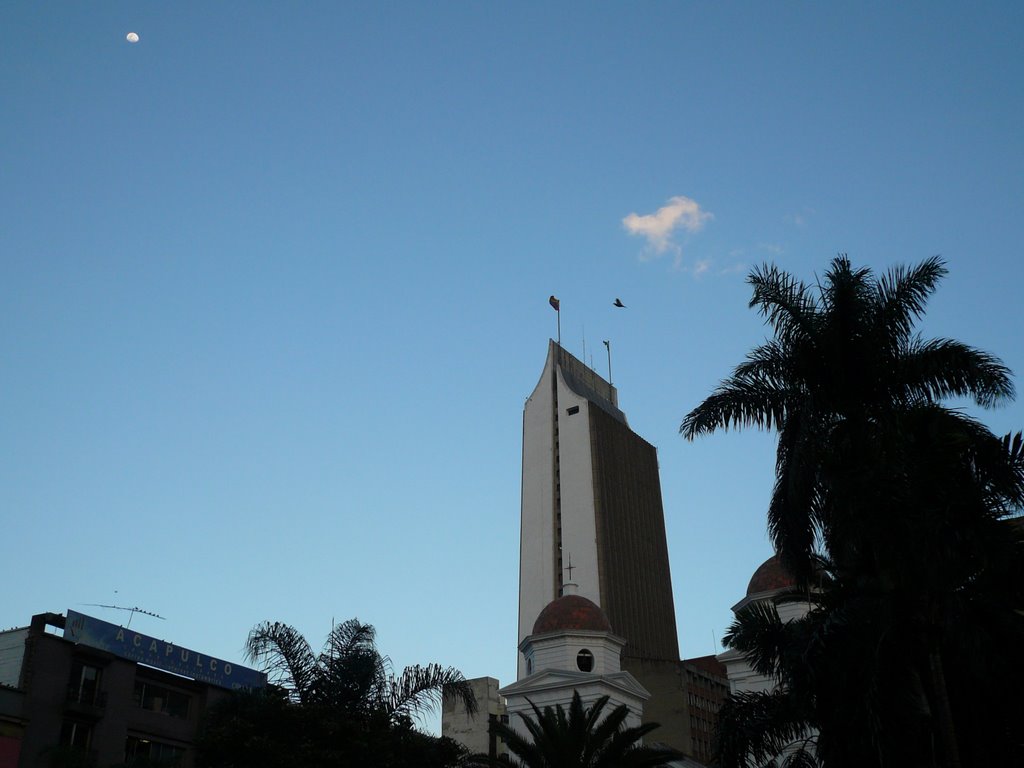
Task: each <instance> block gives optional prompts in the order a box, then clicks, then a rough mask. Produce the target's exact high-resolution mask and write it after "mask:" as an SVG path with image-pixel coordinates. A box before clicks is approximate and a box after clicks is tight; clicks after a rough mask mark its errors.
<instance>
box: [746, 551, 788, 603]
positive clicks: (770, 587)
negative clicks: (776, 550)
mask: <svg viewBox="0 0 1024 768" xmlns="http://www.w3.org/2000/svg"><path fill="white" fill-rule="evenodd" d="M794 586H796V581H795V580H794V579H793V577H792V576H790V575H789V572H788V571H787V570H786V569H785V567H784V566H783V565H782V561H781V560H779V556H778V555H772V556H771V557H769V558H768V559H767V560H765V561H764V562H763V563H761V565H760V566H759V567H758V569H757V570H756V571H754V575H753V576H751V577H750V583H749V584H748V585H747V594H748V595H756V594H758V593H760V592H774V591H775V590H777V589H787V588H789V587H794Z"/></svg>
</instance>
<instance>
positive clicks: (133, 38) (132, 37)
mask: <svg viewBox="0 0 1024 768" xmlns="http://www.w3.org/2000/svg"><path fill="white" fill-rule="evenodd" d="M126 39H127V40H128V42H129V43H137V42H139V36H138V35H137V34H135V33H134V32H129V33H128V36H127V38H126Z"/></svg>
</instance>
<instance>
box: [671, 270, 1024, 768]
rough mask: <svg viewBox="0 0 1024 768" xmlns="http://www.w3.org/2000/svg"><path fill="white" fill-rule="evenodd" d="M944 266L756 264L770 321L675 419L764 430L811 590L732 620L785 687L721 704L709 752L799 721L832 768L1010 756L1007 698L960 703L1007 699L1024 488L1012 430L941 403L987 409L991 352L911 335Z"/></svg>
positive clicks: (760, 738) (803, 582)
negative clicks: (809, 274)
mask: <svg viewBox="0 0 1024 768" xmlns="http://www.w3.org/2000/svg"><path fill="white" fill-rule="evenodd" d="M945 273H946V270H945V267H944V265H943V264H942V262H941V261H940V260H938V259H929V260H927V261H925V262H923V263H922V264H920V265H919V266H917V267H914V268H912V269H894V270H891V271H890V272H889V273H887V274H886V275H885V276H883V277H882V278H881V279H876V278H875V277H874V275H873V274H872V272H871V271H870V270H868V269H854V268H853V267H852V265H851V264H850V262H849V260H848V259H847V258H845V257H839V258H837V259H835V260H834V261H833V262H832V264H831V266H830V268H829V270H828V272H826V274H825V276H824V279H823V281H822V282H821V283H819V284H816V285H815V286H813V287H812V286H808V285H806V284H804V283H802V282H800V281H798V280H797V279H795V278H793V277H792V276H790V275H788V274H786V273H784V272H782V271H780V270H778V269H776V268H775V267H763V268H761V269H758V270H756V271H755V272H754V273H753V274H752V275H751V276H750V278H749V282H750V283H751V285H752V286H753V288H754V295H753V299H752V300H751V306H752V307H756V308H757V309H758V310H759V311H760V312H761V313H762V314H763V315H764V317H765V318H766V321H767V322H768V324H769V325H770V326H771V327H772V328H773V330H774V332H775V337H774V339H772V340H770V341H768V342H766V343H765V344H763V345H762V346H760V347H757V348H756V349H754V350H753V351H752V352H751V353H750V354H749V355H748V356H747V360H746V361H745V362H744V363H742V364H741V365H739V366H738V367H737V368H736V370H735V371H734V372H733V375H732V376H731V377H730V378H728V379H726V380H725V381H724V382H722V384H720V385H719V387H718V388H717V389H716V390H715V392H714V393H713V394H712V395H711V396H710V397H709V398H707V400H705V401H704V402H703V403H702V404H701V405H700V406H698V407H697V408H696V409H694V410H693V411H692V412H691V413H689V414H688V415H687V416H686V418H685V419H684V420H683V423H682V426H681V427H680V431H681V432H682V434H683V435H684V437H686V438H688V439H693V438H695V437H696V436H698V435H701V434H706V433H709V432H712V431H714V430H716V429H728V428H729V427H741V426H755V427H760V428H766V429H776V430H777V431H778V433H779V444H778V450H777V458H776V484H775V488H774V490H773V493H772V498H771V502H770V504H769V509H768V529H769V533H770V535H771V538H772V541H773V543H774V544H775V547H776V551H777V552H778V553H779V555H780V557H781V558H782V560H783V562H784V563H785V565H786V566H787V567H788V568H789V570H790V571H791V572H792V573H793V575H794V576H795V577H796V578H797V581H798V583H799V585H800V587H801V591H803V593H804V597H805V599H806V598H807V597H810V599H811V600H812V601H813V602H816V603H817V607H816V609H815V610H814V611H813V612H812V614H811V615H810V616H808V617H807V618H806V619H803V620H800V621H798V622H794V623H793V626H782V625H781V624H780V623H779V622H778V619H777V615H774V617H773V615H772V614H768V613H758V612H757V611H754V612H751V613H749V614H748V615H741V616H740V617H738V620H737V623H736V624H735V625H734V627H733V629H732V631H731V633H730V635H729V637H728V642H729V643H730V645H732V647H735V648H737V649H739V650H742V651H743V652H745V653H746V654H747V655H748V657H749V658H751V659H752V660H753V661H754V666H755V667H756V668H758V669H759V671H761V672H762V673H763V674H768V675H772V676H774V677H776V678H777V679H778V680H779V681H780V684H781V686H780V689H779V690H778V691H777V692H776V693H774V694H771V695H767V694H766V695H763V696H761V695H753V696H745V697H741V698H737V699H734V700H733V701H731V702H730V704H729V706H728V707H727V708H726V710H725V711H724V712H723V714H722V718H721V724H722V731H721V738H720V739H719V755H720V758H721V760H722V763H723V765H726V766H729V765H742V764H745V762H746V761H747V760H751V759H755V758H764V757H765V756H766V755H769V754H773V750H776V751H777V749H776V748H777V747H778V745H779V742H780V740H785V739H787V738H792V739H794V740H798V739H800V738H805V737H807V736H808V735H809V734H811V733H812V731H813V729H817V730H818V731H819V732H820V733H819V734H818V735H817V737H816V744H815V747H816V754H817V756H818V758H819V759H820V760H821V761H822V762H824V763H825V764H827V765H830V766H835V765H847V764H849V765H854V764H856V765H880V764H883V763H887V762H889V763H891V762H893V761H894V760H896V761H897V762H898V761H904V762H908V763H913V764H919V765H932V764H936V763H938V764H942V765H946V766H957V765H959V764H960V763H961V753H964V754H965V755H966V756H967V762H969V763H971V764H983V763H985V762H986V761H992V760H994V761H995V762H999V761H1000V760H1006V759H1009V758H1010V757H1011V756H1013V755H1016V756H1017V757H1020V754H1019V749H1020V744H1019V740H1018V739H1013V738H1007V735H1006V726H1007V723H1008V722H1010V721H1012V719H1013V717H1015V716H1016V715H1010V716H1009V717H1007V713H1008V712H1012V713H1019V712H1020V708H1019V705H1016V706H1011V707H1010V708H1009V709H1006V708H1003V707H1001V706H1000V707H997V712H996V713H995V714H993V715H991V716H990V717H989V718H988V719H987V721H984V719H983V718H979V717H978V716H977V714H976V708H975V707H972V706H971V705H970V703H969V702H971V701H972V699H973V700H978V698H977V697H980V698H982V699H984V700H988V701H993V702H999V703H1000V704H1001V703H1002V702H1003V700H1004V698H1005V695H1006V692H1007V691H1008V688H1007V684H1008V683H1009V682H1010V681H1016V680H1020V674H1019V671H1018V670H1019V667H1020V665H1019V663H1017V662H1015V661H1014V660H1013V659H1012V657H1011V655H1009V654H1008V653H1007V649H1008V648H1014V647H1017V645H1019V643H1020V641H1021V640H1022V639H1024V631H1022V624H1021V614H1020V613H1019V612H1018V611H1017V610H1016V609H1017V608H1019V607H1022V606H1024V595H1022V593H1021V584H1022V581H1021V579H1020V576H1021V554H1020V553H1021V551H1022V550H1021V547H1020V535H1019V531H1018V529H1017V528H1014V527H1013V526H1010V525H1008V524H1007V522H1006V518H1007V517H1008V516H1010V515H1012V514H1014V513H1016V512H1017V511H1018V510H1019V509H1020V507H1021V505H1022V503H1024V462H1022V449H1021V437H1020V435H1019V434H1018V435H1017V436H1015V437H1013V436H1007V437H1006V438H1003V439H1002V440H1000V439H998V438H996V437H995V436H994V435H992V434H991V433H990V432H989V431H988V430H987V429H986V428H985V427H984V426H983V425H981V424H980V423H978V422H976V421H974V420H973V419H971V418H969V417H967V416H965V415H964V414H962V413H960V412H957V411H953V410H950V409H949V408H947V407H945V406H944V405H943V404H942V401H943V399H945V398H950V397H970V398H972V399H973V400H974V402H975V403H976V404H978V405H980V406H984V407H988V406H992V405H996V404H998V403H1000V402H1003V401H1006V400H1008V399H1010V398H1012V397H1013V394H1014V388H1013V385H1012V383H1011V381H1010V377H1009V371H1008V370H1007V369H1006V367H1005V366H1004V365H1003V364H1002V363H1001V362H1000V361H999V360H998V359H997V358H995V357H993V356H992V355H989V354H988V353H985V352H981V351H979V350H976V349H973V348H971V347H969V346H967V345H964V344H962V343H960V342H957V341H952V340H948V339H936V340H928V341H925V340H923V339H922V338H921V337H920V336H919V335H917V334H916V333H915V332H914V327H915V323H916V322H917V320H918V319H920V317H921V316H922V314H923V312H924V308H925V305H926V302H927V299H928V297H929V296H930V295H931V293H932V292H933V291H934V290H935V287H936V285H937V284H938V282H939V280H940V279H941V278H942V277H943V276H944V275H945ZM812 588H813V589H812ZM1000 664H1006V665H1007V666H1006V668H1005V669H1004V670H1003V672H1002V673H997V672H995V671H994V669H993V668H994V667H998V666H1000ZM985 666H988V667H990V668H989V669H988V670H987V671H985V673H984V674H980V675H979V674H978V673H979V672H981V671H982V669H981V668H982V667H985ZM1014 750H1017V751H1014ZM796 759H798V760H805V759H807V754H806V753H805V754H800V753H798V756H797V758H796ZM1011 762H1012V760H1011Z"/></svg>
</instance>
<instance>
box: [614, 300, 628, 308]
mask: <svg viewBox="0 0 1024 768" xmlns="http://www.w3.org/2000/svg"><path fill="white" fill-rule="evenodd" d="M615 306H616V307H622V308H623V309H625V308H626V305H625V304H623V303H622V300H621V299H615Z"/></svg>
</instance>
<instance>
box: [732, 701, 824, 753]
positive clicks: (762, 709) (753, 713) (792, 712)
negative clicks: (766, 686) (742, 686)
mask: <svg viewBox="0 0 1024 768" xmlns="http://www.w3.org/2000/svg"><path fill="white" fill-rule="evenodd" d="M807 715H808V713H807V709H806V706H805V705H804V704H803V703H802V702H800V701H799V700H797V699H796V697H794V696H792V695H790V694H788V693H787V692H786V691H784V690H776V691H772V692H771V693H766V692H762V691H758V692H746V693H735V694H731V695H730V696H728V697H727V698H726V700H725V702H724V703H723V704H722V707H721V708H720V709H719V711H718V731H717V738H716V741H715V753H716V765H718V766H721V768H757V767H758V766H762V765H764V764H765V763H766V762H768V761H769V760H771V759H773V758H774V757H775V756H776V755H781V754H784V753H785V752H786V750H787V748H788V747H790V745H793V744H794V743H797V742H803V741H804V740H806V739H807V738H809V737H810V736H811V726H810V723H809V721H808V717H807Z"/></svg>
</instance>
